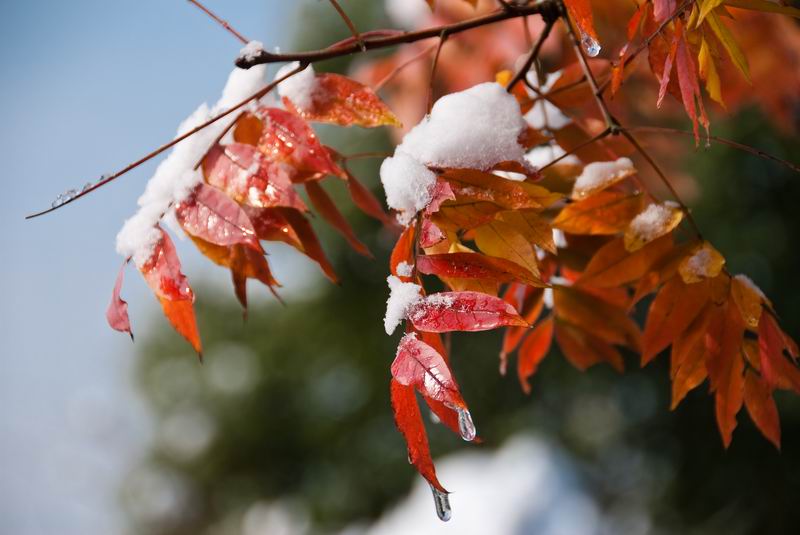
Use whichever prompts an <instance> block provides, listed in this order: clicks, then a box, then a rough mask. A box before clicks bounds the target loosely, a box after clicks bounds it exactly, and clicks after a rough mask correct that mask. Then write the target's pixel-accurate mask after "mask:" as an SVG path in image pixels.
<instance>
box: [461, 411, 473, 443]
mask: <svg viewBox="0 0 800 535" xmlns="http://www.w3.org/2000/svg"><path fill="white" fill-rule="evenodd" d="M457 410H458V430H459V431H460V432H461V438H463V439H464V440H466V441H467V442H472V441H473V440H475V435H476V434H477V432H476V431H475V424H474V423H473V422H472V415H471V414H470V413H469V411H468V410H467V409H462V408H458V409H457Z"/></svg>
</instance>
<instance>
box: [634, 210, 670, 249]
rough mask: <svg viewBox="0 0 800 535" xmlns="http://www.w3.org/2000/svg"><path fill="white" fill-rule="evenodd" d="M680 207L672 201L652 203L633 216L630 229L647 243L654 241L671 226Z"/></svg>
mask: <svg viewBox="0 0 800 535" xmlns="http://www.w3.org/2000/svg"><path fill="white" fill-rule="evenodd" d="M678 207H679V205H678V204H677V203H674V202H672V201H666V202H664V203H663V204H651V205H650V206H648V207H647V208H646V209H645V210H644V211H643V212H641V213H640V214H639V215H637V216H636V217H634V218H633V221H631V224H630V227H629V228H630V231H631V232H632V233H633V234H634V235H635V236H637V237H638V238H640V239H641V240H642V241H643V242H645V243H646V242H649V241H652V240H654V239H656V238H658V237H659V236H661V235H662V234H664V229H665V228H667V227H669V226H670V224H671V222H672V220H673V218H674V217H675V209H676V208H678Z"/></svg>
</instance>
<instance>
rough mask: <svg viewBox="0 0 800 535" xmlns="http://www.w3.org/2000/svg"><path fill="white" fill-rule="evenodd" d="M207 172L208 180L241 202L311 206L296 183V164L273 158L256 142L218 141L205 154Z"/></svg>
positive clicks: (257, 205)
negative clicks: (294, 176)
mask: <svg viewBox="0 0 800 535" xmlns="http://www.w3.org/2000/svg"><path fill="white" fill-rule="evenodd" d="M203 172H204V175H205V179H206V182H208V183H209V184H210V185H212V186H214V187H215V188H218V189H220V190H222V191H224V192H225V193H226V194H227V195H228V196H229V197H231V198H232V199H234V200H235V201H236V202H238V203H239V204H244V205H249V206H253V207H256V208H266V207H272V206H286V207H288V208H296V209H297V210H300V211H301V212H305V211H307V210H308V209H307V208H306V205H305V203H304V202H303V199H301V198H300V195H298V193H297V192H296V191H295V189H294V184H292V177H291V173H292V168H291V167H290V166H289V165H288V164H286V163H282V162H273V161H269V160H268V159H267V158H266V157H264V156H263V155H262V154H261V153H260V152H259V151H258V149H256V148H255V147H254V146H252V145H246V144H244V143H231V144H230V145H225V146H221V145H215V146H214V147H212V148H211V150H209V151H208V153H207V154H206V156H205V158H203Z"/></svg>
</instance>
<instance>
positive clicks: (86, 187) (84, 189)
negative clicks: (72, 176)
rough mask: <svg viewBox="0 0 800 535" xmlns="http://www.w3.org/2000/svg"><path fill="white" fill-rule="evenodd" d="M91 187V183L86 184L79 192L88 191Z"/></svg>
mask: <svg viewBox="0 0 800 535" xmlns="http://www.w3.org/2000/svg"><path fill="white" fill-rule="evenodd" d="M91 187H92V183H91V182H87V183H86V184H84V185H83V189H81V192H84V191H86V190H88V189H90V188H91Z"/></svg>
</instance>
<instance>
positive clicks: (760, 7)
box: [724, 0, 800, 18]
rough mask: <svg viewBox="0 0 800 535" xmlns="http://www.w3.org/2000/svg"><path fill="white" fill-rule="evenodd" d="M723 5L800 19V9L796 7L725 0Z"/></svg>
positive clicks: (763, 0)
mask: <svg viewBox="0 0 800 535" xmlns="http://www.w3.org/2000/svg"><path fill="white" fill-rule="evenodd" d="M724 4H725V5H726V6H731V7H739V8H742V9H750V10H753V11H766V12H769V13H780V14H782V15H789V16H790V17H797V18H800V9H797V8H796V7H789V6H782V5H780V4H775V3H772V2H769V1H768V0H725V1H724Z"/></svg>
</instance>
